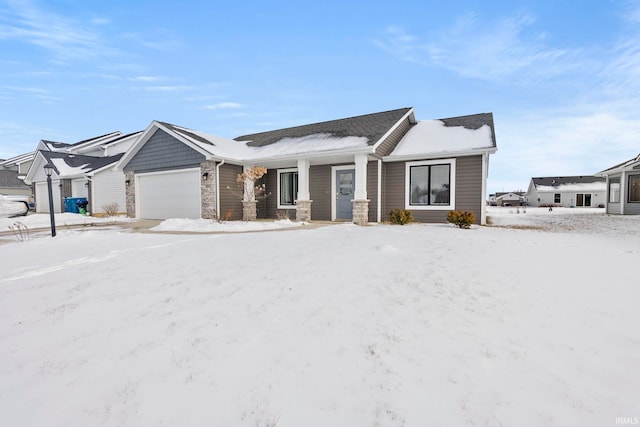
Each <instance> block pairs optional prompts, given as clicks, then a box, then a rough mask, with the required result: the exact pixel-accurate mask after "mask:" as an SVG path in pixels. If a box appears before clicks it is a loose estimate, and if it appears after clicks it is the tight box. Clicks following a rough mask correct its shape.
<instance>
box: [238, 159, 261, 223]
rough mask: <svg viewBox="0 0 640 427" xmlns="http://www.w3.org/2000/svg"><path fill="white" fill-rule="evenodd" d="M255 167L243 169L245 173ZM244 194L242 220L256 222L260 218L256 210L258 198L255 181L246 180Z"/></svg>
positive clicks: (247, 166)
mask: <svg viewBox="0 0 640 427" xmlns="http://www.w3.org/2000/svg"><path fill="white" fill-rule="evenodd" d="M253 166H254V165H245V166H243V167H242V171H243V172H247V171H248V170H251V168H252V167H253ZM243 184H244V185H243V187H242V188H243V190H242V192H243V194H242V220H243V221H255V220H256V219H257V218H258V212H257V210H256V207H257V206H256V205H257V202H256V197H255V192H254V188H255V185H256V183H255V181H254V180H253V179H249V178H246V179H245V180H244V183H243Z"/></svg>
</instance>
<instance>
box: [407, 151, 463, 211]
mask: <svg viewBox="0 0 640 427" xmlns="http://www.w3.org/2000/svg"><path fill="white" fill-rule="evenodd" d="M446 164H448V165H449V166H450V170H449V204H448V205H446V206H444V205H429V206H415V205H412V204H411V203H410V202H411V167H412V166H432V165H446ZM404 171H405V174H404V176H405V190H404V205H405V209H408V210H412V211H453V210H455V209H456V159H438V160H422V161H418V162H406V163H405V170H404Z"/></svg>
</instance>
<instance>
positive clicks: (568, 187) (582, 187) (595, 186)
mask: <svg viewBox="0 0 640 427" xmlns="http://www.w3.org/2000/svg"><path fill="white" fill-rule="evenodd" d="M536 189H537V190H538V191H539V192H541V191H549V192H561V191H581V192H590V191H605V190H606V189H607V184H606V182H604V181H598V182H570V183H567V184H558V185H536Z"/></svg>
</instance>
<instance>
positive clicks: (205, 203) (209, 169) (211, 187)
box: [200, 160, 218, 219]
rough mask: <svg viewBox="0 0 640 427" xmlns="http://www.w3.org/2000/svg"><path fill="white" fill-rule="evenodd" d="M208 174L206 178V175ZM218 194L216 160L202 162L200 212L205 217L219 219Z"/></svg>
mask: <svg viewBox="0 0 640 427" xmlns="http://www.w3.org/2000/svg"><path fill="white" fill-rule="evenodd" d="M205 174H207V176H206V178H205V177H204V175H205ZM216 197H217V194H216V162H215V161H212V160H210V161H206V162H202V163H200V212H202V213H201V216H202V218H204V219H218V212H217V210H218V209H217V199H216Z"/></svg>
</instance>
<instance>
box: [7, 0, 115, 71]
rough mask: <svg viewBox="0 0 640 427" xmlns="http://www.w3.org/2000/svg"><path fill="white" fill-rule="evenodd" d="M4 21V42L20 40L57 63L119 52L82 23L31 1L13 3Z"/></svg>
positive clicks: (10, 3)
mask: <svg viewBox="0 0 640 427" xmlns="http://www.w3.org/2000/svg"><path fill="white" fill-rule="evenodd" d="M7 4H8V6H9V9H8V11H7V12H6V13H5V14H4V15H3V17H2V20H1V21H0V40H2V39H17V40H20V41H23V42H25V43H29V44H33V45H36V46H39V47H41V48H43V49H46V50H47V51H49V52H50V53H51V54H52V55H53V56H54V58H55V59H56V60H59V61H67V60H70V59H75V60H77V59H86V58H94V57H97V56H108V55H113V54H115V53H117V50H116V49H114V48H113V47H111V46H110V45H109V44H108V43H106V42H105V40H103V39H102V38H101V36H100V34H98V33H96V32H94V31H92V30H91V29H88V28H83V25H82V24H81V23H79V22H76V21H73V20H71V19H68V18H66V17H64V16H62V15H58V14H55V13H51V12H47V11H45V10H43V9H41V8H38V7H37V6H36V5H35V4H34V3H32V2H30V1H17V0H10V1H8V2H7Z"/></svg>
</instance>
